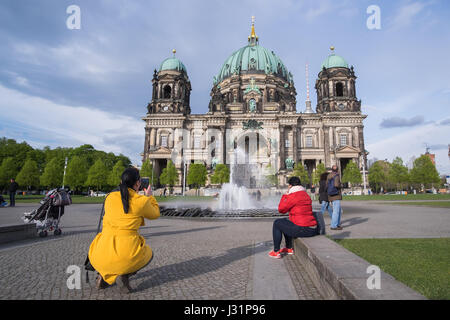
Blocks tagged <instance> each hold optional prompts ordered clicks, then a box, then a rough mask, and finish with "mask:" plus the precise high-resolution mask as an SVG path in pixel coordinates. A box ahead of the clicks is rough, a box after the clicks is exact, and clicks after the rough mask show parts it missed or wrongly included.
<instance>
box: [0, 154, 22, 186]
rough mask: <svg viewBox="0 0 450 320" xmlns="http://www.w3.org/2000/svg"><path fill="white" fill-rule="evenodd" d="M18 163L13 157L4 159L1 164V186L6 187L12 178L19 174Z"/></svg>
mask: <svg viewBox="0 0 450 320" xmlns="http://www.w3.org/2000/svg"><path fill="white" fill-rule="evenodd" d="M17 172H18V170H17V165H16V163H15V162H14V159H13V158H12V157H8V158H6V159H4V160H3V162H2V165H1V166H0V186H2V187H6V186H7V185H8V183H9V181H10V180H11V179H14V178H15V177H16V175H17Z"/></svg>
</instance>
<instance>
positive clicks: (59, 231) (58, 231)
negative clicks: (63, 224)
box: [53, 229, 62, 236]
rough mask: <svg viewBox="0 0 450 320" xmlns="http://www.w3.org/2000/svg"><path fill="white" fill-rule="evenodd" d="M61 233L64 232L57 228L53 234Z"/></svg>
mask: <svg viewBox="0 0 450 320" xmlns="http://www.w3.org/2000/svg"><path fill="white" fill-rule="evenodd" d="M61 233H62V231H61V229H55V231H53V235H55V236H59V235H61Z"/></svg>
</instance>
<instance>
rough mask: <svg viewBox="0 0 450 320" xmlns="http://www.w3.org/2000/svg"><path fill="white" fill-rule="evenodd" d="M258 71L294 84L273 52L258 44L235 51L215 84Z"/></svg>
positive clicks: (226, 61) (221, 70)
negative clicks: (235, 75)
mask: <svg viewBox="0 0 450 320" xmlns="http://www.w3.org/2000/svg"><path fill="white" fill-rule="evenodd" d="M258 71H259V72H264V73H265V74H275V75H278V76H280V77H282V78H284V79H285V80H287V81H289V82H292V75H291V74H290V73H289V71H288V70H287V69H286V67H285V66H284V64H283V62H282V61H281V60H280V58H278V57H277V56H276V55H275V53H274V52H273V51H269V50H267V49H266V48H264V47H262V46H260V45H257V44H253V45H251V44H250V45H247V46H245V47H243V48H241V49H239V50H237V51H235V52H234V53H233V54H232V55H231V56H230V57H229V58H228V59H227V60H225V63H224V64H223V65H222V68H221V69H220V72H219V74H218V75H217V77H215V79H214V80H215V81H214V82H215V83H219V82H221V81H222V80H224V79H225V78H227V77H230V76H231V75H233V74H241V72H249V73H251V72H256V73H257V72H258Z"/></svg>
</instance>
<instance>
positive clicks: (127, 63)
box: [0, 0, 450, 174]
mask: <svg viewBox="0 0 450 320" xmlns="http://www.w3.org/2000/svg"><path fill="white" fill-rule="evenodd" d="M72 4H75V5H78V6H79V7H80V9H81V29H80V30H69V29H68V28H67V27H66V20H67V18H68V17H69V14H67V13H66V9H67V7H68V6H69V5H72ZM370 5H378V6H379V7H380V13H381V29H380V30H369V29H368V28H367V25H366V21H367V19H368V18H369V16H370V14H368V13H367V12H366V10H367V8H368V7H369V6H370ZM252 15H254V16H255V17H256V22H255V27H256V33H257V35H258V36H259V39H260V45H262V46H264V47H266V48H268V49H270V50H273V51H274V52H275V53H276V54H277V56H279V57H280V58H281V59H282V61H283V62H284V64H285V65H286V67H287V68H288V70H289V71H290V72H291V73H292V74H293V76H294V82H295V86H296V89H297V111H298V112H300V111H303V110H304V108H305V104H304V101H305V98H306V81H305V64H306V63H308V64H309V70H310V76H309V80H310V83H311V98H312V105H313V108H314V109H315V105H316V94H315V91H314V82H315V80H316V77H317V74H318V72H319V71H320V65H321V63H322V61H323V60H324V59H325V58H326V57H327V55H328V54H329V47H330V46H331V45H333V46H335V47H336V50H335V51H336V54H338V55H341V56H343V57H344V58H345V59H346V60H347V62H348V63H349V65H353V66H354V68H355V72H356V75H357V77H358V79H357V96H358V98H359V99H361V100H362V111H363V113H364V114H367V115H368V117H367V119H366V120H365V122H364V124H365V128H364V133H365V141H366V149H367V150H368V151H369V152H370V154H369V158H374V157H375V158H378V159H388V160H390V161H391V160H392V159H393V158H394V157H395V156H400V157H402V158H403V160H404V162H407V161H408V160H410V158H411V157H412V156H416V157H417V156H420V154H422V153H424V151H425V144H427V145H428V146H429V147H430V152H432V153H435V154H436V161H437V168H438V170H439V171H440V172H441V173H446V174H450V161H449V158H448V156H447V153H448V144H449V143H450V80H449V75H448V71H449V70H450V59H449V58H448V56H449V52H450V33H449V30H450V22H449V21H448V17H449V16H450V2H448V1H446V0H424V1H414V0H398V1H387V0H385V1H380V0H370V1H363V0H354V1H353V0H352V1H350V0H347V1H345V0H343V1H332V0H316V1H312V0H311V1H294V0H292V1H285V0H279V1H273V0H254V1H250V0H248V1H245V0H244V1H233V0H227V1H207V0H204V1H200V0H193V1H178V0H173V1H147V0H145V1H144V0H134V1H127V0H114V1H112V0H109V1H107V0H96V1H79V0H78V1H76V0H71V1H63V0H60V1H52V0H48V1H43V0H40V1H31V0H2V1H1V2H0V48H1V50H0V61H1V68H0V110H1V118H0V136H6V137H9V138H14V139H16V140H18V141H23V140H25V141H27V142H29V143H30V144H31V145H32V146H33V147H38V148H42V147H44V146H46V145H49V146H51V147H56V146H67V147H70V146H78V145H81V144H84V143H90V144H92V145H94V147H96V148H97V149H101V150H105V151H108V152H109V151H112V152H115V153H119V152H121V153H123V154H125V155H127V156H128V157H130V159H132V161H133V162H134V163H139V159H140V156H139V154H140V153H141V152H142V148H143V145H144V122H143V121H142V120H141V118H142V117H143V116H144V115H145V113H146V105H147V103H148V102H149V101H150V100H151V90H152V88H151V79H152V75H153V70H154V69H155V68H158V67H159V65H160V63H161V62H162V61H163V60H164V59H165V58H167V57H169V56H171V50H172V49H173V48H176V49H177V57H178V58H179V59H180V60H182V61H183V63H184V64H185V66H186V68H187V70H188V75H189V78H190V80H191V84H192V93H191V108H192V113H198V114H200V113H206V112H207V110H208V103H209V98H210V96H209V93H210V90H211V87H212V79H213V76H214V75H216V74H217V73H218V72H219V70H220V67H221V66H222V63H223V62H224V61H225V60H226V58H227V57H228V56H229V55H230V54H231V53H232V52H234V51H236V50H237V49H239V48H241V47H242V46H244V45H246V41H247V36H248V35H249V33H250V24H251V16H252Z"/></svg>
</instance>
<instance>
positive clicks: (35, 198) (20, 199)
mask: <svg viewBox="0 0 450 320" xmlns="http://www.w3.org/2000/svg"><path fill="white" fill-rule="evenodd" d="M3 197H4V198H5V200H6V201H8V202H9V196H8V195H6V196H3ZM155 198H156V200H157V201H158V203H159V202H170V201H181V200H182V201H209V200H212V197H205V196H199V197H195V196H185V197H182V196H168V197H155ZM42 199H44V196H41V195H26V196H23V195H17V196H16V203H39V201H40V200H42ZM104 200H105V197H86V196H80V195H73V196H72V203H77V204H81V203H103V201H104Z"/></svg>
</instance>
